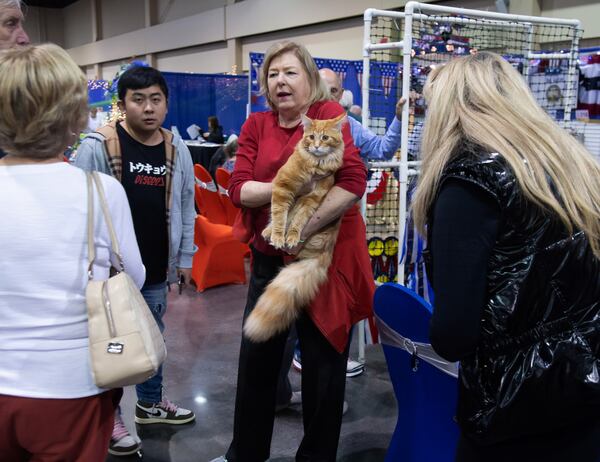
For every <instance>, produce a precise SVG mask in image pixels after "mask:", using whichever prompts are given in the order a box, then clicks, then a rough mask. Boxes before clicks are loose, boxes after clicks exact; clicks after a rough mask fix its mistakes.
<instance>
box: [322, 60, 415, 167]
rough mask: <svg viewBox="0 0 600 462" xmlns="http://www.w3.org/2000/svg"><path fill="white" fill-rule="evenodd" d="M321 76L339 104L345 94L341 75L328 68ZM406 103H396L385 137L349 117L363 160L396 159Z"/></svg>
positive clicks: (355, 142)
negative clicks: (402, 115)
mask: <svg viewBox="0 0 600 462" xmlns="http://www.w3.org/2000/svg"><path fill="white" fill-rule="evenodd" d="M319 74H320V75H321V79H323V82H325V85H327V88H329V93H330V94H331V97H332V98H333V99H334V100H335V101H337V102H338V103H339V102H340V100H341V99H342V95H343V94H344V89H343V88H342V82H341V81H340V77H339V75H337V74H336V73H335V72H334V71H332V70H331V69H328V68H323V69H321V70H319ZM404 101H405V100H404V98H400V99H399V100H398V102H397V103H396V115H395V117H394V120H392V123H391V124H390V126H389V127H388V129H387V131H386V132H385V135H383V136H379V135H376V134H375V133H373V132H372V131H371V130H369V129H368V128H365V127H363V126H362V125H361V123H360V122H358V121H357V120H356V119H354V118H352V117H348V124H349V125H350V133H351V134H352V139H353V140H354V144H355V145H356V147H357V148H358V149H360V155H361V156H362V157H363V158H365V159H379V160H383V159H391V158H392V157H394V154H395V153H396V151H397V150H398V148H399V147H400V129H401V125H400V116H401V114H402V106H403V105H404Z"/></svg>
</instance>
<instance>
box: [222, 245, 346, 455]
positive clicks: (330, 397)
mask: <svg viewBox="0 0 600 462" xmlns="http://www.w3.org/2000/svg"><path fill="white" fill-rule="evenodd" d="M252 254H253V268H252V275H251V278H250V287H249V289H248V299H247V303H246V309H245V312H244V321H245V319H246V318H247V317H248V315H249V314H250V313H251V312H252V309H253V308H254V306H255V305H256V301H257V300H258V298H259V297H260V295H261V294H262V293H263V291H264V289H265V287H266V286H267V284H268V283H269V282H270V281H271V279H273V277H274V276H275V275H276V274H277V273H278V272H279V269H280V268H281V266H282V265H283V261H282V259H281V257H272V256H267V255H264V254H262V253H260V252H258V251H256V250H254V249H253V251H252ZM296 331H297V334H298V339H299V343H300V350H301V353H302V418H303V424H304V437H303V439H302V442H301V443H300V447H299V448H298V452H297V453H296V460H297V461H311V462H334V461H335V459H336V453H337V447H338V440H339V437H340V428H341V423H342V409H343V406H344V392H345V388H346V362H347V360H348V347H346V350H345V351H344V353H342V354H340V353H338V352H337V351H336V350H335V349H334V348H333V347H332V346H331V344H330V343H329V341H328V340H327V339H326V338H325V337H324V336H323V334H321V332H320V331H319V329H318V328H317V327H316V326H315V325H314V323H313V322H312V320H311V319H310V317H309V316H308V315H306V314H302V315H301V317H300V318H299V319H298V321H297V322H296ZM287 340H288V332H284V333H282V334H280V335H278V336H276V337H273V338H271V339H269V340H268V341H266V342H262V343H254V342H252V341H250V340H248V339H246V338H245V337H242V345H241V350H240V359H239V367H238V383H237V394H236V400H235V417H234V425H233V441H232V442H231V446H230V447H229V450H228V451H227V454H226V456H225V457H226V458H227V460H228V462H263V461H265V460H267V459H268V458H269V455H270V448H271V437H272V435H273V423H274V418H275V404H276V400H277V398H276V396H277V385H278V377H279V376H280V370H281V366H282V360H283V356H284V351H285V350H286V345H289V344H288V342H287ZM288 348H289V346H288ZM287 367H288V368H289V361H288V362H287Z"/></svg>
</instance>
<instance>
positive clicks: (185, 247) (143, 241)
mask: <svg viewBox="0 0 600 462" xmlns="http://www.w3.org/2000/svg"><path fill="white" fill-rule="evenodd" d="M118 92H119V107H120V109H121V111H122V112H124V113H125V120H124V121H122V122H118V123H115V122H113V123H111V124H108V125H106V126H105V127H102V128H100V129H98V131H97V133H94V134H90V135H88V137H86V139H84V140H83V142H82V144H81V146H80V147H79V148H78V152H77V157H76V159H75V164H76V165H78V166H80V167H82V168H84V169H86V170H99V171H102V172H104V173H108V174H112V175H113V176H115V177H116V178H117V179H119V180H120V181H121V183H122V185H123V187H124V189H125V192H126V193H127V198H128V200H129V205H130V207H131V214H132V217H133V225H134V228H135V232H136V237H137V240H138V245H139V247H140V253H141V255H142V260H143V262H144V265H145V267H146V282H145V284H144V287H142V295H143V296H144V298H145V300H146V302H147V303H148V306H149V307H150V310H151V311H152V313H153V315H154V318H155V319H156V321H157V323H158V325H159V327H160V329H161V331H162V330H163V329H164V324H163V321H162V318H163V316H164V314H165V311H166V308H167V282H168V281H171V282H174V281H176V280H178V279H179V278H181V279H182V280H183V281H184V282H185V283H186V284H189V282H190V276H191V266H192V256H193V253H194V251H195V246H194V243H193V240H194V220H195V217H196V212H195V209H194V171H193V164H192V160H191V156H190V153H189V150H188V149H187V147H186V146H185V144H184V143H183V141H182V140H181V138H179V137H178V136H176V135H173V133H171V132H169V131H168V130H165V129H163V128H161V125H162V123H163V122H164V120H165V116H166V114H167V99H168V88H167V85H166V82H165V80H164V77H163V76H162V75H161V74H160V72H159V71H157V70H156V69H153V68H150V67H135V68H131V69H129V70H128V71H126V72H125V73H124V74H123V75H122V76H121V77H120V79H119V82H118ZM136 392H137V396H138V402H137V405H136V411H135V421H136V423H138V424H150V423H167V424H183V423H187V422H191V421H192V420H194V418H195V416H194V413H193V412H192V411H190V410H188V409H183V408H181V407H179V406H177V405H175V404H173V403H171V402H170V401H169V400H168V399H167V398H166V397H165V396H164V394H163V387H162V368H161V369H160V370H159V372H158V374H157V375H156V376H154V377H152V378H151V379H149V380H147V381H146V382H144V383H142V384H139V385H137V386H136ZM139 448H140V444H139V441H138V440H136V439H133V438H132V437H131V436H130V435H129V433H128V432H127V429H126V428H125V426H124V425H123V423H122V420H121V418H120V416H119V415H118V414H117V416H116V419H115V429H114V431H113V439H112V440H111V445H110V449H109V452H110V453H111V454H115V455H127V454H133V453H135V452H137V450H138V449H139Z"/></svg>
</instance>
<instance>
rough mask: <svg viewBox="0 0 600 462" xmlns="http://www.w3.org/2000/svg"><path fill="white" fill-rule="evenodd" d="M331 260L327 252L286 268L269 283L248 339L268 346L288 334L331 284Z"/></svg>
mask: <svg viewBox="0 0 600 462" xmlns="http://www.w3.org/2000/svg"><path fill="white" fill-rule="evenodd" d="M331 258H332V256H331V254H330V253H328V252H324V253H322V254H321V255H319V256H317V257H314V258H307V259H305V260H299V261H296V262H294V263H291V264H290V265H288V266H286V267H284V268H283V269H282V270H281V271H280V272H279V274H278V275H277V276H276V277H275V279H273V280H272V281H271V282H270V283H269V285H268V286H267V288H266V289H265V291H264V292H263V294H262V295H261V296H260V298H259V299H258V302H257V303H256V306H255V307H254V310H252V313H250V316H248V318H247V319H246V323H245V324H244V334H245V335H246V337H248V338H249V339H250V340H253V341H255V342H264V341H266V340H268V339H270V338H271V337H273V336H274V335H276V334H278V333H280V332H283V331H285V330H287V329H288V328H289V327H290V326H291V325H292V323H293V322H294V321H295V320H296V319H297V318H298V316H299V314H300V311H301V310H302V309H303V308H304V307H305V306H307V305H308V304H309V303H310V302H311V301H312V300H313V298H314V297H315V295H316V294H317V290H318V289H319V287H320V286H321V284H323V283H324V282H325V281H326V280H327V269H328V268H329V265H330V263H331Z"/></svg>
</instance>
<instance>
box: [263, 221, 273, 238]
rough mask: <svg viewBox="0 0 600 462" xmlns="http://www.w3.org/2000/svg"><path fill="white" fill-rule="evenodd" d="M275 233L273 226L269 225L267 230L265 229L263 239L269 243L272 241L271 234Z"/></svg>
mask: <svg viewBox="0 0 600 462" xmlns="http://www.w3.org/2000/svg"><path fill="white" fill-rule="evenodd" d="M272 231H273V227H272V226H271V224H270V223H269V224H268V225H267V227H266V228H265V229H263V232H262V233H261V234H262V237H263V238H264V239H265V241H267V242H269V241H270V240H271V232H272Z"/></svg>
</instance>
